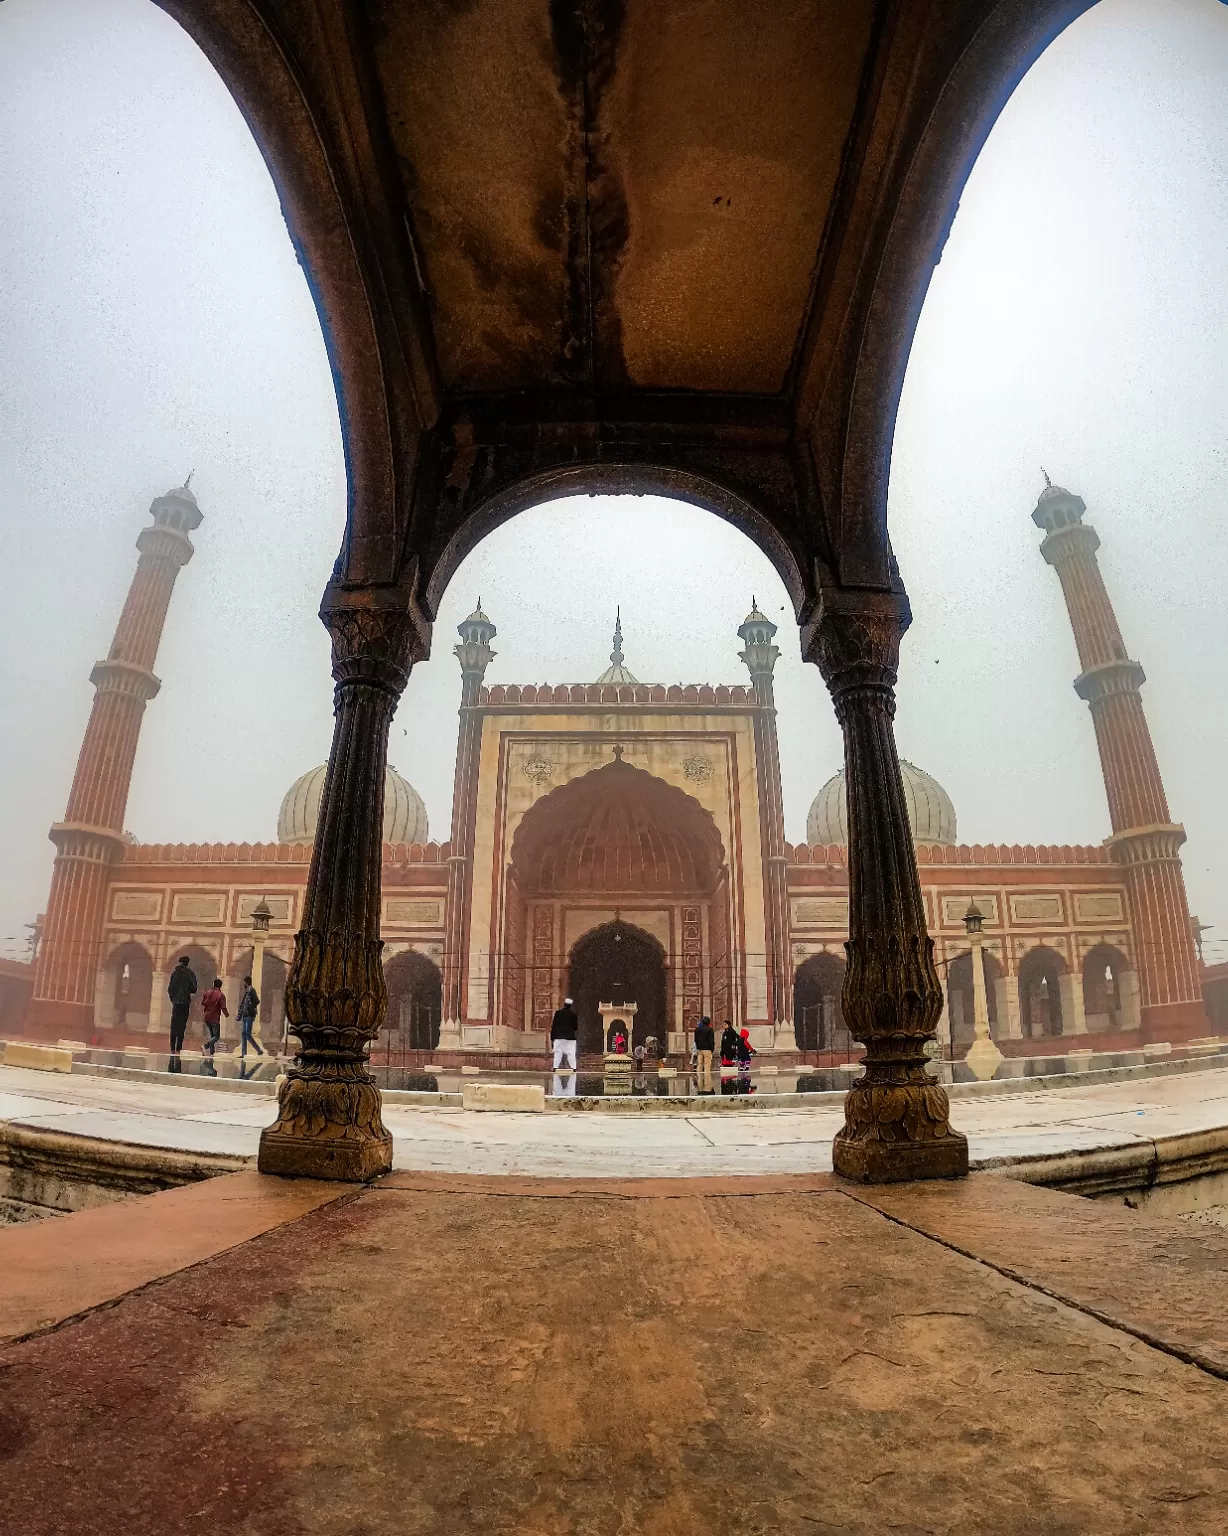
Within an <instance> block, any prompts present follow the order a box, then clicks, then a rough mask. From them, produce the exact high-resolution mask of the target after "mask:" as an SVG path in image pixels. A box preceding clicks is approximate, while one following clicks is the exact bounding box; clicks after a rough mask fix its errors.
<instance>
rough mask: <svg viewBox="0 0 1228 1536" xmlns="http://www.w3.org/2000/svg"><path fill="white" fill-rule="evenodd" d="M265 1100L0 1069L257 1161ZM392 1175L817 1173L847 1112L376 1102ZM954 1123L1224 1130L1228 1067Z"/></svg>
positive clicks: (30, 1121) (975, 1132)
mask: <svg viewBox="0 0 1228 1536" xmlns="http://www.w3.org/2000/svg"><path fill="white" fill-rule="evenodd" d="M272 1114H273V1106H272V1103H271V1101H270V1100H269V1099H267V1098H264V1097H259V1096H255V1095H248V1094H237V1093H232V1092H228V1091H226V1090H224V1089H218V1090H217V1091H215V1092H210V1091H207V1090H202V1088H201V1086H200V1084H199V1083H194V1084H193V1086H191V1087H187V1086H180V1085H177V1084H174V1083H166V1082H164V1081H155V1082H142V1081H133V1080H121V1079H115V1078H103V1077H90V1076H77V1075H73V1076H66V1075H62V1074H58V1073H41V1072H35V1071H28V1070H25V1069H21V1068H13V1067H0V1120H9V1121H11V1122H13V1123H14V1124H18V1125H25V1126H41V1127H44V1128H47V1129H55V1130H59V1131H64V1132H68V1133H73V1132H75V1133H76V1134H81V1135H91V1136H96V1137H99V1138H102V1139H109V1140H116V1141H130V1142H134V1143H136V1144H138V1145H143V1146H163V1147H168V1148H177V1149H182V1150H195V1151H201V1152H226V1153H230V1154H232V1155H235V1156H241V1157H254V1156H255V1154H256V1150H257V1146H258V1142H259V1132H260V1128H261V1127H262V1126H263V1125H265V1124H267V1123H268V1122H269V1120H270V1119H271V1118H272ZM384 1118H385V1122H386V1124H387V1125H388V1128H389V1130H390V1131H391V1132H392V1134H393V1137H394V1142H395V1166H396V1167H397V1168H399V1169H407V1170H413V1169H418V1170H423V1171H441V1172H458V1173H463V1172H470V1173H491V1174H494V1173H504V1174H528V1175H542V1176H556V1177H568V1176H580V1175H592V1176H601V1175H617V1176H620V1177H654V1176H664V1175H668V1176H682V1175H686V1174H692V1175H702V1174H719V1173H724V1174H731V1175H732V1174H760V1173H772V1172H779V1173H804V1172H823V1171H827V1170H829V1169H830V1167H831V1139H832V1137H833V1136H834V1135H835V1133H836V1131H837V1130H838V1129H839V1126H840V1123H841V1119H842V1115H841V1111H840V1108H839V1105H838V1103H833V1102H832V1101H831V1100H830V1099H824V1100H823V1102H821V1103H816V1104H815V1105H814V1107H813V1108H811V1107H798V1106H797V1105H796V1103H795V1102H791V1104H790V1106H789V1107H788V1108H781V1109H770V1108H764V1107H762V1105H759V1106H757V1107H756V1108H755V1109H754V1110H753V1111H748V1112H746V1113H738V1112H736V1111H731V1112H730V1113H726V1114H719V1115H717V1114H710V1113H709V1114H690V1115H686V1114H679V1113H677V1112H676V1111H675V1112H672V1113H668V1114H665V1113H661V1114H653V1113H652V1112H651V1111H650V1110H648V1109H645V1111H644V1112H642V1113H637V1114H634V1115H629V1114H603V1113H601V1112H599V1111H598V1112H593V1113H589V1114H579V1113H577V1114H550V1115H540V1114H492V1113H483V1114H478V1113H473V1112H466V1111H464V1110H461V1109H458V1108H450V1107H442V1106H438V1105H428V1106H423V1107H410V1106H408V1105H406V1104H405V1103H403V1102H398V1103H389V1104H387V1105H386V1106H385V1114H384ZM952 1120H953V1123H954V1124H955V1125H956V1126H957V1127H958V1128H959V1129H961V1130H963V1131H964V1132H965V1134H967V1136H968V1138H969V1142H970V1145H971V1154H972V1161H973V1164H974V1166H980V1167H989V1166H998V1165H1001V1164H1003V1163H1009V1162H1015V1161H1018V1160H1021V1159H1029V1158H1037V1157H1044V1156H1054V1155H1058V1154H1061V1153H1094V1152H1103V1151H1113V1150H1115V1149H1123V1148H1130V1147H1145V1146H1146V1145H1147V1144H1148V1143H1149V1142H1150V1141H1151V1140H1152V1139H1154V1138H1156V1137H1162V1136H1169V1135H1174V1134H1184V1133H1188V1132H1192V1131H1196V1130H1217V1129H1224V1128H1228V1069H1215V1070H1207V1071H1199V1072H1188V1073H1182V1074H1173V1075H1169V1076H1164V1077H1158V1078H1155V1079H1146V1078H1142V1079H1140V1078H1137V1077H1134V1078H1130V1079H1128V1080H1126V1081H1122V1082H1117V1083H1103V1084H1100V1083H1098V1084H1089V1085H1079V1086H1077V1087H1074V1086H1072V1087H1070V1088H1067V1089H1063V1090H1060V1091H1054V1090H1045V1091H1040V1092H1036V1093H1011V1094H1001V1095H992V1096H986V1097H981V1098H976V1097H972V1098H961V1099H958V1100H957V1101H956V1102H955V1103H954V1104H953V1106H952Z"/></svg>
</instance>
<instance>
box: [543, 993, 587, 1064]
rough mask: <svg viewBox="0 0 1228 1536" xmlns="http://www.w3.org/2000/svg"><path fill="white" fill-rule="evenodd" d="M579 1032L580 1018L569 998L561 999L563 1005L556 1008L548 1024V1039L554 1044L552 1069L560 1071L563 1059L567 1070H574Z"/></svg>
mask: <svg viewBox="0 0 1228 1536" xmlns="http://www.w3.org/2000/svg"><path fill="white" fill-rule="evenodd" d="M579 1033H580V1019H579V1016H578V1015H577V1013H576V1010H575V1007H574V1005H573V1003H572V1000H571V998H569V997H565V998H564V999H563V1006H562V1007H561V1008H556V1009H555V1013H554V1022H553V1023H552V1024H551V1025H550V1040H551V1043H552V1045H553V1046H554V1070H555V1071H556V1072H558V1071H560V1070H561V1068H562V1065H563V1063H564V1061H565V1062H566V1063H567V1070H568V1071H569V1072H574V1071H575V1070H576V1039H577V1037H578V1035H579Z"/></svg>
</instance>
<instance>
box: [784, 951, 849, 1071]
mask: <svg viewBox="0 0 1228 1536" xmlns="http://www.w3.org/2000/svg"><path fill="white" fill-rule="evenodd" d="M845 968H846V967H845V962H844V960H842V959H841V957H840V956H839V955H833V954H828V953H826V952H825V953H823V954H821V955H811V956H810V958H809V960H806V961H804V962H803V963H802V964H801V965H799V966H798V968H797V971H796V974H795V975H794V979H793V1030H794V1034H795V1035H796V1037H797V1048H798V1050H800V1051H847V1050H849V1049H851V1046H852V1037H851V1036H850V1035H849V1032H848V1028H847V1026H846V1025H845V1022H844V1011H843V1008H842V1006H841V1001H840V994H841V990H842V988H843V986H844V972H845Z"/></svg>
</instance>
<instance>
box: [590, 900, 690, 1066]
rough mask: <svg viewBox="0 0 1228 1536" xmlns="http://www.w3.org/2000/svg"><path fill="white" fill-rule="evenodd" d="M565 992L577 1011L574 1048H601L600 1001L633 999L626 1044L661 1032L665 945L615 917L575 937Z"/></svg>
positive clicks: (659, 1035)
mask: <svg viewBox="0 0 1228 1536" xmlns="http://www.w3.org/2000/svg"><path fill="white" fill-rule="evenodd" d="M568 978H569V979H568V991H569V992H570V994H571V996H572V998H573V999H574V1001H575V1005H576V1012H577V1013H578V1014H579V1016H580V1053H581V1055H588V1054H590V1053H593V1052H597V1051H602V1050H604V1049H605V1047H606V1041H605V1040H603V1038H602V1027H601V1017H600V1015H599V1013H598V1011H597V1009H598V1005H599V1004H601V1003H634V1004H635V1005H636V1015H635V1029H634V1032H633V1035H632V1038H631V1041H630V1044H631V1046H632V1047H634V1046H637V1045H643V1043H644V1041H645V1040H647V1039H648V1038H649V1036H655V1037H656V1038H657V1039H658V1040H663V1039H664V1037H665V1034H666V1033H667V1028H666V1026H667V1014H666V996H667V993H666V966H665V948H664V946H663V945H662V944H661V942H660V940H658V939H654V938H653V936H652V934H650V933H646V932H645V931H644V929H642V928H637V927H635V926H634V925H633V924H631V923H624V922H623V921H622V920H621V919H617V918H616V919H615V921H614V922H612V923H603V924H602V925H601V926H600V927H599V928H592V929H590V930H589V931H588V933H586V934H584V935H583V936H582V937H581V938H579V939H577V940H576V942H575V944H574V945H573V946H572V951H571V954H570V956H569V957H568Z"/></svg>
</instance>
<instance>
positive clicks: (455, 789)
mask: <svg viewBox="0 0 1228 1536" xmlns="http://www.w3.org/2000/svg"><path fill="white" fill-rule="evenodd" d="M457 633H458V634H459V635H460V637H461V643H460V644H459V645H458V646H455V647H454V648H453V654H454V655H455V657H456V659H457V661H459V662H460V668H461V702H460V733H459V736H458V739H457V743H456V778H455V780H454V782H453V785H452V838H451V847H450V850H449V858H448V895H447V901H446V904H445V907H444V948H443V1020H442V1022H441V1024H440V1029H439V1049H440V1050H442V1051H449V1050H451V1051H458V1050H460V1048H461V1025H462V1024H463V1022H464V1018H465V1011H466V998H465V953H466V947H467V944H468V932H467V929H468V924H467V922H466V914H467V912H468V910H469V885H470V865H471V863H472V860H473V831H474V823H475V821H476V818H477V793H478V758H479V755H480V752H481V746H482V716H481V711H480V709H479V707H478V699H479V696H480V694H481V688H482V679H483V677H485V675H486V668H487V667H488V666H490V664H491V662H492V661H493V660H494V659H495V652H494V651H492V650H491V648H490V642H491V641H492V640H493V639H494V638H495V635H496V633H497V631H496V629H495V626H494V625H493V624H492V623H491V622H490V620H489V619H488V618H487V617H486V615H485V614H484V613H483V612H482V599H481V598H480V597H479V598H478V604H477V607H476V608H475V609H474V610H473V612H472V613H471V614H470V615H469V617H468V618H467V619H464V620H462V621H461V623H460V624H458V625H457Z"/></svg>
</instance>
